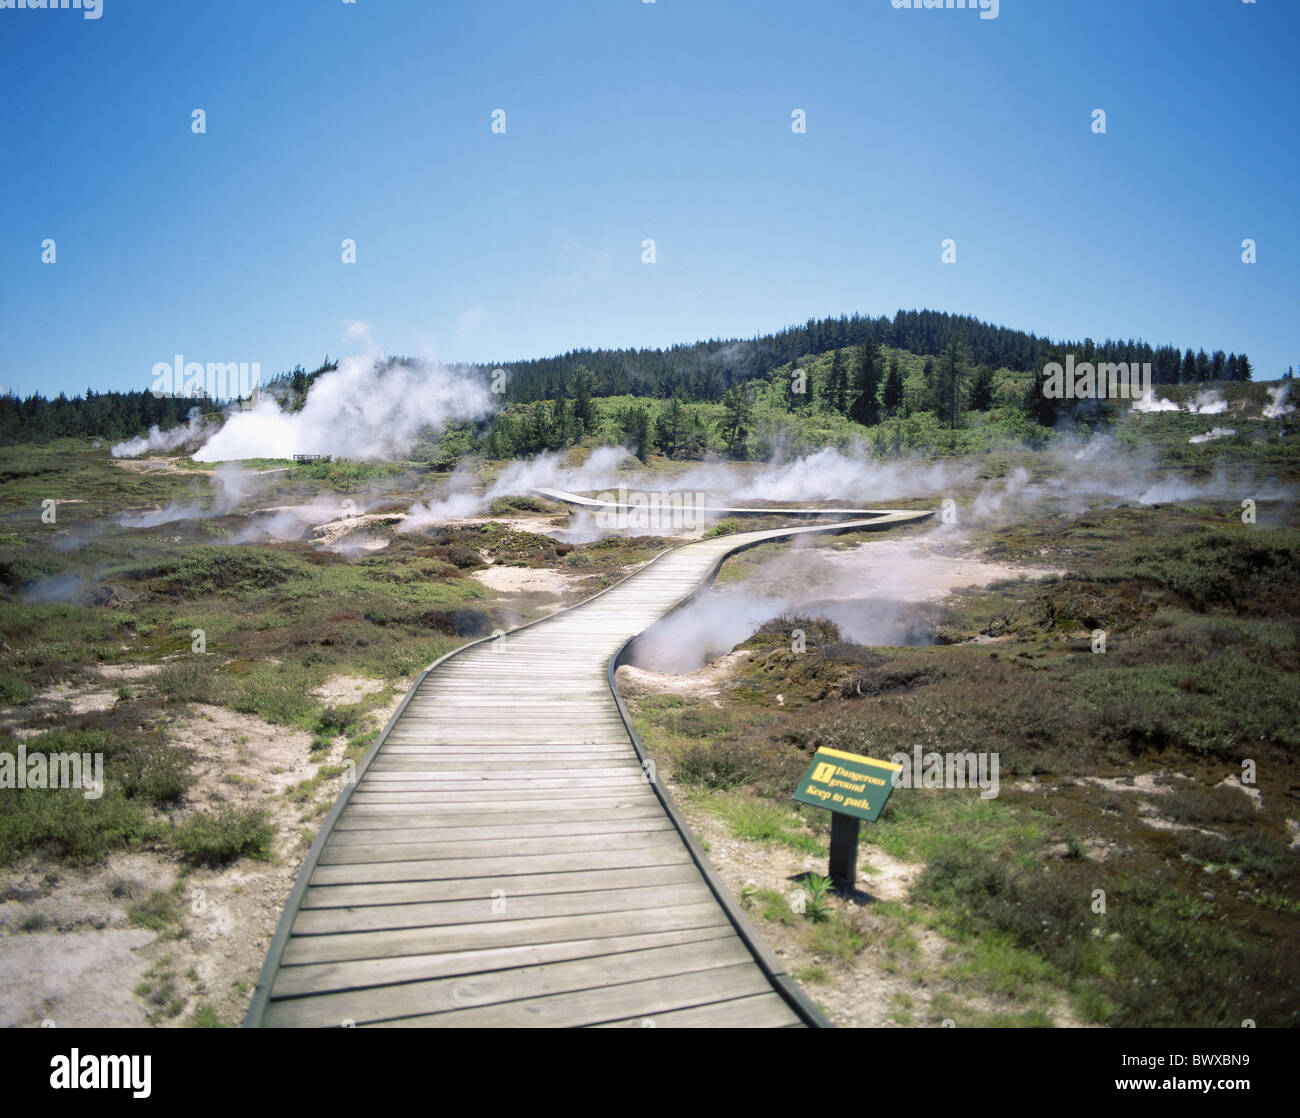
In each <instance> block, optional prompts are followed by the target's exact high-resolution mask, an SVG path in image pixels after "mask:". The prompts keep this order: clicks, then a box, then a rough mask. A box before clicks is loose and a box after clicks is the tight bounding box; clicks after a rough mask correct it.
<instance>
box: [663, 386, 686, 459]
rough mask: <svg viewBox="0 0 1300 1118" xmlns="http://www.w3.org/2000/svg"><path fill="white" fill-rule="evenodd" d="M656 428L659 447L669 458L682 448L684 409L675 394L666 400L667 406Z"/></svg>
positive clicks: (684, 428) (684, 423)
mask: <svg viewBox="0 0 1300 1118" xmlns="http://www.w3.org/2000/svg"><path fill="white" fill-rule="evenodd" d="M658 428H659V446H660V449H661V450H662V451H663V452H664V454H665V455H667V457H669V458H671V457H673V455H675V454H676V453H677V452H678V451H679V450H681V449H682V442H683V440H684V438H685V435H686V409H685V408H684V407H682V401H681V399H680V398H678V397H677V396H674V397H673V398H672V399H671V400H670V401H669V402H668V407H667V408H666V409H665V410H664V412H663V413H662V414H661V416H660V419H659V423H658Z"/></svg>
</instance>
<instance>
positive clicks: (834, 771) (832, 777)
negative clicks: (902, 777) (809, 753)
mask: <svg viewBox="0 0 1300 1118" xmlns="http://www.w3.org/2000/svg"><path fill="white" fill-rule="evenodd" d="M902 767H903V766H902V765H897V764H895V763H894V762H893V761H876V760H874V759H873V758H871V757H860V756H858V754H856V753H842V752H840V750H838V749H819V750H817V752H816V753H815V754H814V755H813V759H812V764H811V765H809V766H808V771H807V772H806V773H804V775H803V779H802V780H801V781H799V787H798V789H797V790H796V791H795V794H794V798H795V799H796V800H798V801H799V802H800V803H804V804H812V805H813V806H814V807H824V808H825V809H826V810H827V811H838V812H840V813H841V814H843V815H852V816H855V817H856V818H858V819H865V820H867V821H868V822H874V821H875V820H876V819H877V818H878V817H879V816H880V813H881V811H882V810H883V809H884V806H885V801H886V800H887V799H889V793H890V792H892V791H893V790H894V781H893V775H894V773H896V772H898V771H900V770H901V769H902Z"/></svg>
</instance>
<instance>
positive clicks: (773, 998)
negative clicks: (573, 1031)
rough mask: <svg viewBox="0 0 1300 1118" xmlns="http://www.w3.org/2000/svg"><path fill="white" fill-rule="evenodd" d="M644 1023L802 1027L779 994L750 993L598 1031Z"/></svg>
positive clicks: (612, 1024) (610, 1024)
mask: <svg viewBox="0 0 1300 1118" xmlns="http://www.w3.org/2000/svg"><path fill="white" fill-rule="evenodd" d="M647 1024H652V1025H654V1027H655V1028H659V1029H783V1028H785V1027H786V1026H787V1025H796V1026H798V1027H800V1028H803V1027H804V1025H803V1022H802V1021H800V1020H799V1018H798V1017H797V1016H796V1014H795V1012H794V1010H792V1009H791V1008H790V1007H789V1005H787V1004H786V1002H785V1000H784V999H783V998H782V997H781V996H780V995H779V994H754V995H753V996H752V997H748V998H733V999H731V1000H730V1001H725V1002H710V1003H709V1004H708V1005H697V1006H693V1007H691V1008H690V1009H676V1010H673V1011H671V1012H669V1013H656V1014H655V1015H654V1016H653V1017H651V1018H648V1019H647V1018H644V1017H625V1018H623V1020H621V1021H606V1022H605V1023H604V1024H601V1025H596V1026H594V1027H595V1028H598V1029H640V1028H645V1027H646V1025H647Z"/></svg>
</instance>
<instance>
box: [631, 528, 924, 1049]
mask: <svg viewBox="0 0 1300 1118" xmlns="http://www.w3.org/2000/svg"><path fill="white" fill-rule="evenodd" d="M925 515H926V516H929V515H933V514H930V513H926V514H925ZM917 519H918V520H919V519H924V517H922V516H918V517H917ZM890 523H897V522H896V521H895V522H890ZM889 526H890V525H889V524H880V525H876V527H879V528H886V527H889ZM872 527H873V525H872V523H871V521H865V522H864V521H854V522H850V523H847V524H827V525H825V526H824V527H823V526H821V525H818V526H817V527H814V528H811V529H809V528H807V527H797V528H793V529H791V531H790V532H789V533H788V534H787V533H783V532H781V531H780V529H775V530H774V531H775V532H777V533H778V534H776V535H768V536H766V538H764V539H761V540H748V541H746V542H744V543H740V544H738V545H737V546H736V547H734V548H731V549H730V550H728V551H725V552H723V554H722V555H720V556H719V557H718V561H717V562H716V563H714V564H713V566H712V567H711V568H710V569H709V572H708V574H706V575H705V576H704V578H702V579H701V580H700V583H699V585H698V586H696V587H695V588H694V589H693V590H691V591H690V592H689V593H687V594H684V595H683V596H682V597H681V598H680V599H679V600H678V601H677V602H676V603H674V604H673V605H672V606H671V607H669V609H668V610H667V611H666V612H665V613H664V614H663V617H661V618H660V619H659V620H660V621H662V620H663V619H664V618H665V617H668V616H670V615H671V614H674V613H676V612H677V611H678V610H679V609H682V608H684V607H685V606H687V605H688V604H689V603H690V602H692V601H694V600H695V599H696V598H697V597H699V596H700V595H701V594H703V593H704V592H705V591H706V590H707V589H708V588H709V587H710V586H711V585H712V584H713V581H714V580H715V579H716V578H717V576H718V572H719V571H720V570H721V569H722V566H723V564H724V563H726V561H727V560H728V559H730V558H732V557H733V556H735V555H738V554H740V552H742V551H747V550H749V549H750V548H752V547H759V546H761V545H762V544H765V543H771V542H772V541H773V540H779V539H782V538H786V536H787V535H791V536H792V535H821V534H826V535H842V534H845V533H848V532H863V531H871V530H872ZM655 624H658V622H656V623H655ZM641 635H642V634H641V633H634V634H633V635H632V636H630V637H628V638H627V640H625V641H624V642H623V643H622V644H621V645H619V647H618V650H617V651H616V652H615V653H614V655H613V656H611V657H610V658H609V665H608V668H607V670H606V678H607V680H608V682H609V689H610V691H611V692H612V693H613V695H614V702H615V703H616V704H617V705H618V713H619V717H620V718H622V720H623V725H624V727H625V728H626V729H627V733H628V737H630V738H631V739H632V748H633V749H635V750H636V755H637V758H638V759H639V760H640V761H641V765H642V770H643V771H644V768H645V764H646V762H647V761H649V760H650V756H649V753H648V752H647V751H646V748H645V743H644V742H642V740H641V735H640V734H638V733H637V730H636V726H635V725H634V724H633V722H632V717H631V715H630V714H629V713H628V709H627V704H626V703H625V702H624V701H623V695H622V693H621V692H620V691H619V689H618V683H617V681H616V679H615V674H616V673H617V671H618V669H619V667H620V665H622V664H623V663H625V662H626V655H627V652H628V650H629V649H630V648H631V647H632V645H634V644H635V643H636V641H637V640H638V639H639V638H640V637H641ZM650 785H651V787H652V788H653V790H654V793H655V795H656V796H657V797H658V799H659V802H660V803H661V804H662V805H663V809H664V811H665V812H667V813H668V818H669V819H671V820H672V823H673V826H674V827H675V828H676V829H677V833H678V834H679V835H680V836H681V839H682V841H683V842H684V843H685V844H686V849H687V850H688V851H689V852H690V855H691V859H692V860H693V861H694V862H695V865H696V868H697V869H699V871H700V874H701V875H702V876H703V878H704V880H705V883H706V884H707V885H708V887H709V889H710V890H711V891H712V893H713V895H714V897H716V898H717V901H718V904H719V905H720V906H721V908H722V911H723V912H725V913H726V914H727V918H728V919H729V920H730V921H731V924H732V927H734V928H735V929H736V934H737V935H738V936H739V937H740V939H741V941H742V942H743V943H744V944H745V946H746V947H748V948H749V950H750V953H751V954H752V955H753V956H754V961H755V962H756V963H757V964H758V966H759V969H760V970H762V972H763V973H764V974H765V975H766V976H767V978H768V980H769V981H770V982H771V983H772V985H773V987H774V988H775V989H776V991H777V993H778V994H779V995H780V996H781V997H782V998H783V999H784V1000H785V1002H786V1004H788V1005H789V1006H790V1008H791V1009H793V1010H794V1011H795V1013H797V1014H798V1015H799V1017H800V1018H802V1020H803V1021H804V1023H805V1024H807V1025H810V1026H811V1027H813V1028H819V1029H831V1028H834V1027H835V1026H834V1025H832V1024H831V1022H830V1021H829V1020H827V1018H826V1016H825V1015H824V1014H823V1013H822V1011H821V1009H820V1008H819V1007H818V1006H817V1004H816V1003H815V1002H814V1001H813V1000H812V999H811V998H810V997H809V996H808V995H807V994H806V993H804V991H803V989H802V988H801V987H800V986H799V985H798V984H797V983H796V982H795V981H794V979H793V978H792V977H791V976H790V974H789V972H788V971H787V970H786V969H785V967H784V966H783V965H782V964H781V962H780V960H778V959H777V958H776V956H775V955H773V954H772V949H771V948H770V947H768V945H767V941H766V940H764V939H763V937H762V935H761V934H760V933H759V931H758V929H757V928H755V927H754V924H753V922H752V921H751V920H750V919H749V917H748V916H747V915H745V911H744V909H742V908H741V907H740V905H739V904H738V903H737V902H736V898H735V896H734V894H733V893H732V892H731V889H730V888H728V886H727V883H726V882H725V881H723V880H722V876H721V875H720V874H719V873H718V871H717V869H715V868H714V865H713V863H712V862H710V861H709V858H708V855H707V854H705V852H704V848H703V847H702V846H700V843H699V840H698V839H697V838H696V837H695V832H694V831H693V830H692V829H691V826H690V824H689V823H688V822H687V821H686V818H685V816H683V815H682V813H681V809H680V808H679V807H678V806H677V801H676V800H675V799H674V798H673V794H672V793H671V792H670V791H669V790H668V788H667V787H666V786H665V785H664V784H663V782H662V781H660V780H659V779H657V777H656V779H654V780H652V781H651V782H650Z"/></svg>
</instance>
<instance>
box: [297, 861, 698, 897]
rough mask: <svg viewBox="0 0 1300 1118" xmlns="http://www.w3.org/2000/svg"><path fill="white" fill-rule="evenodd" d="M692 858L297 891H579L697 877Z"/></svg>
mask: <svg viewBox="0 0 1300 1118" xmlns="http://www.w3.org/2000/svg"><path fill="white" fill-rule="evenodd" d="M699 878H700V875H699V871H698V870H697V869H696V867H695V865H694V863H692V862H674V863H671V864H669V865H665V866H637V867H635V868H634V869H620V870H581V871H575V872H570V873H533V874H508V875H504V876H498V877H475V878H459V879H456V880H452V881H449V880H445V879H444V880H441V881H424V880H420V881H383V882H379V883H377V884H373V885H314V886H312V887H311V888H309V889H308V890H307V891H306V893H304V894H303V898H302V906H301V907H303V908H348V907H354V906H361V905H381V904H410V903H418V902H421V901H456V900H478V899H481V898H483V897H491V896H492V895H493V893H494V892H495V891H497V890H501V892H502V893H504V894H505V896H506V898H507V900H508V899H509V898H511V897H526V896H530V895H534V894H541V893H585V892H595V891H597V890H601V889H630V888H634V887H637V886H642V887H644V886H650V885H682V884H686V883H688V882H695V881H698V880H699Z"/></svg>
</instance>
